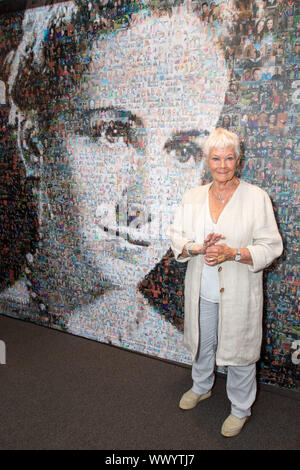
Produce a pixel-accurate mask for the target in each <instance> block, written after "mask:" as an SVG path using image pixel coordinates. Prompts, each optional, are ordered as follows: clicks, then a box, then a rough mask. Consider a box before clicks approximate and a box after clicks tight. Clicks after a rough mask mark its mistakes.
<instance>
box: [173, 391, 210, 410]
mask: <svg viewBox="0 0 300 470" xmlns="http://www.w3.org/2000/svg"><path fill="white" fill-rule="evenodd" d="M210 396H211V391H209V392H207V393H205V394H204V395H198V393H195V392H194V391H193V390H192V389H190V390H188V391H187V392H185V393H184V394H183V395H182V397H181V400H180V402H179V408H181V409H182V410H191V409H192V408H195V406H197V405H198V403H199V402H200V401H202V400H205V399H206V398H209V397H210Z"/></svg>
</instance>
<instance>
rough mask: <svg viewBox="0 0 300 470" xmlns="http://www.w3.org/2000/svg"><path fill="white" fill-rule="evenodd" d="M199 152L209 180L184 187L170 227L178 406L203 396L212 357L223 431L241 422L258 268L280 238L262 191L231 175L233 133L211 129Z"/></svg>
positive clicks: (249, 389) (256, 332) (249, 377)
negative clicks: (222, 401)
mask: <svg viewBox="0 0 300 470" xmlns="http://www.w3.org/2000/svg"><path fill="white" fill-rule="evenodd" d="M204 154H205V156H206V163H207V165H208V167H209V170H210V173H211V176H212V180H213V181H212V182H211V183H209V184H206V185H204V186H197V187H196V188H193V189H190V190H188V191H186V192H185V194H184V195H183V198H182V202H181V205H180V207H178V209H177V210H176V212H175V217H174V221H173V224H172V226H171V230H170V235H171V246H172V249H173V252H174V255H175V259H176V260H177V261H179V262H188V266H187V271H186V277H185V292H184V294H185V328H184V340H185V345H186V347H187V348H188V350H189V351H190V352H191V354H192V358H193V365H192V379H193V386H192V388H191V390H189V391H188V392H186V393H185V394H184V395H183V396H182V398H181V401H180V405H179V406H180V408H181V409H184V410H187V409H191V408H194V407H195V406H196V405H197V404H198V403H199V402H200V401H202V400H204V399H206V398H209V397H210V396H211V389H212V386H213V382H214V366H215V362H216V364H217V365H218V366H228V373H227V394H228V398H229V400H230V402H231V414H230V415H229V417H228V418H227V419H226V420H225V422H224V423H223V426H222V430H221V433H222V435H223V436H226V437H231V436H235V435H237V434H238V433H239V432H240V431H241V429H242V428H243V426H244V424H245V422H246V421H247V419H248V417H249V416H250V414H251V406H252V404H253V402H254V400H255V396H256V362H257V360H258V359H259V357H260V348H261V339H262V312H263V284H262V274H263V270H264V268H266V267H267V266H269V265H270V264H271V263H272V262H273V261H274V259H275V258H277V257H278V256H280V254H281V253H282V247H283V245H282V240H281V237H280V234H279V232H278V228H277V225H276V221H275V217H274V213H273V209H272V204H271V201H270V198H269V196H268V195H267V193H266V192H265V191H263V190H262V189H260V188H258V187H257V186H253V185H251V184H249V183H246V182H245V181H243V180H240V179H239V178H238V177H237V176H236V170H237V168H238V165H239V161H240V145H239V138H238V136H237V135H236V134H234V133H232V132H229V131H227V130H226V129H222V128H217V129H216V130H215V131H213V132H212V133H211V134H210V135H209V137H208V138H207V139H206V141H205V143H204ZM199 311H200V320H199ZM199 326H200V328H199Z"/></svg>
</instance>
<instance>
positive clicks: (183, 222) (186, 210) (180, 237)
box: [168, 196, 194, 263]
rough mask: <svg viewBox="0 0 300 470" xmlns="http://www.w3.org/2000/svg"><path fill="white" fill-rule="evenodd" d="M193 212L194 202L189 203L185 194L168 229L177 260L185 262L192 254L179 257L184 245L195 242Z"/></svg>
mask: <svg viewBox="0 0 300 470" xmlns="http://www.w3.org/2000/svg"><path fill="white" fill-rule="evenodd" d="M192 213H193V209H192V204H191V203H187V202H186V200H185V196H183V198H182V201H181V204H180V205H179V206H178V207H177V208H176V209H175V212H174V219H173V223H172V224H171V226H170V228H169V230H168V235H169V237H170V239H171V248H172V250H173V253H174V257H175V260H176V261H178V262H180V263H185V262H186V261H189V260H190V259H191V258H192V257H191V256H187V257H185V258H179V255H180V254H181V253H182V250H183V247H184V245H185V244H186V243H187V242H194V234H193V232H192V231H191V229H190V227H191V225H192V217H193V215H192Z"/></svg>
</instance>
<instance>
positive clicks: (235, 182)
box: [212, 180, 238, 204]
mask: <svg viewBox="0 0 300 470" xmlns="http://www.w3.org/2000/svg"><path fill="white" fill-rule="evenodd" d="M237 184H238V181H237V180H235V181H234V184H233V187H232V188H231V189H230V191H229V194H228V195H227V197H224V196H222V194H216V193H215V192H214V191H212V193H213V195H214V196H215V198H216V199H218V201H220V202H221V203H222V204H225V202H226V201H227V200H228V199H229V198H230V197H231V195H232V192H233V190H234V189H235V187H236V186H237ZM212 189H213V186H212Z"/></svg>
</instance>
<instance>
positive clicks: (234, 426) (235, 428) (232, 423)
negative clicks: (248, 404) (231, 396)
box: [221, 414, 249, 437]
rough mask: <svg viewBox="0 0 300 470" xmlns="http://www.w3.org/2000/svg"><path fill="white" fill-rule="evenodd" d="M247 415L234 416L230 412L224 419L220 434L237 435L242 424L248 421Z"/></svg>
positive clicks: (226, 435)
mask: <svg viewBox="0 0 300 470" xmlns="http://www.w3.org/2000/svg"><path fill="white" fill-rule="evenodd" d="M248 419H249V416H245V418H237V417H236V416H234V415H232V414H230V415H229V416H228V418H226V419H225V421H224V423H223V426H222V429H221V434H222V436H225V437H234V436H237V435H238V434H239V433H240V432H241V430H242V429H243V427H244V424H245V423H246V422H247V421H248Z"/></svg>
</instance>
